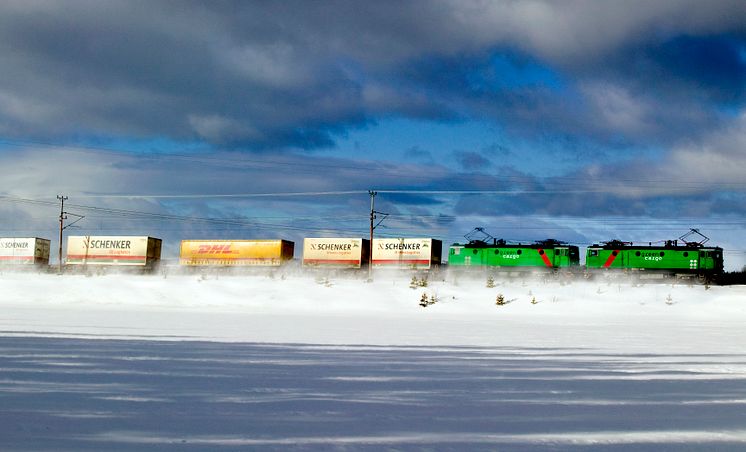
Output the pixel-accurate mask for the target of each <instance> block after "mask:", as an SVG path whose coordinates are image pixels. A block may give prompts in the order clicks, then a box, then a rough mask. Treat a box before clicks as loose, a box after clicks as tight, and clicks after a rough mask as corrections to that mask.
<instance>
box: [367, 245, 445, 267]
mask: <svg viewBox="0 0 746 452" xmlns="http://www.w3.org/2000/svg"><path fill="white" fill-rule="evenodd" d="M442 249H443V244H442V242H441V241H440V240H435V239H428V238H391V239H388V238H386V239H384V238H381V239H373V266H374V267H392V268H412V269H415V268H416V269H429V268H432V267H433V266H437V265H440V260H441V253H442Z"/></svg>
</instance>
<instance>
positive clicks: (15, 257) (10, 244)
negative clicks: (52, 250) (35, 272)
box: [0, 237, 49, 265]
mask: <svg viewBox="0 0 746 452" xmlns="http://www.w3.org/2000/svg"><path fill="white" fill-rule="evenodd" d="M34 264H36V265H48V264H49V240H47V239H40V238H36V237H28V238H26V237H24V238H0V265H34Z"/></svg>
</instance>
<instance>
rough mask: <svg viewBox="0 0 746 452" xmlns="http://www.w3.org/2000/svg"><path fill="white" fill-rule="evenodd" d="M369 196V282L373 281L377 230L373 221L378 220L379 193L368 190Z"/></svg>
mask: <svg viewBox="0 0 746 452" xmlns="http://www.w3.org/2000/svg"><path fill="white" fill-rule="evenodd" d="M368 194H369V195H370V243H369V245H370V250H368V251H369V253H368V280H372V279H373V229H375V226H373V221H374V220H375V219H376V209H375V200H376V195H377V194H378V193H377V192H375V191H373V190H368Z"/></svg>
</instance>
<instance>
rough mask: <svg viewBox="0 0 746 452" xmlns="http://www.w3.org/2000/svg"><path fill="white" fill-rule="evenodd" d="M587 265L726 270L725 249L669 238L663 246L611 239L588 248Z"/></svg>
mask: <svg viewBox="0 0 746 452" xmlns="http://www.w3.org/2000/svg"><path fill="white" fill-rule="evenodd" d="M585 266H586V269H588V270H589V271H593V270H614V269H616V270H630V271H648V272H657V273H673V274H681V275H699V276H703V277H714V276H716V275H719V274H721V273H722V272H723V249H722V248H720V247H706V246H704V245H702V244H700V243H692V242H685V243H683V244H679V243H678V241H676V240H668V241H666V242H665V244H664V245H663V246H656V245H652V244H648V245H635V244H633V243H629V242H622V241H619V240H612V241H610V242H606V243H603V244H600V245H597V244H594V245H592V246H589V247H588V249H587V250H586V257H585Z"/></svg>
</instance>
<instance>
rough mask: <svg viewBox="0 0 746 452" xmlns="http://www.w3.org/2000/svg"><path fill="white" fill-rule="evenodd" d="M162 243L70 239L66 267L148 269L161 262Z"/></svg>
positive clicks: (131, 239)
mask: <svg viewBox="0 0 746 452" xmlns="http://www.w3.org/2000/svg"><path fill="white" fill-rule="evenodd" d="M161 243H162V241H161V239H157V238H154V237H146V236H93V235H85V236H70V237H68V238H67V255H66V259H65V263H66V264H68V265H109V266H141V267H146V266H147V267H149V266H152V265H153V264H155V263H156V262H158V261H159V260H160V259H161Z"/></svg>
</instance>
